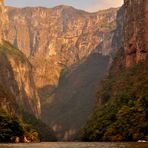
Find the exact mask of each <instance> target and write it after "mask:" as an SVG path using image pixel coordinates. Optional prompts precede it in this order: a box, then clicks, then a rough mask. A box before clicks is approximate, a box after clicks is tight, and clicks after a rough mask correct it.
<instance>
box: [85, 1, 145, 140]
mask: <svg viewBox="0 0 148 148" xmlns="http://www.w3.org/2000/svg"><path fill="white" fill-rule="evenodd" d="M147 5H148V1H147V0H141V1H138V0H124V16H123V18H124V19H123V20H124V27H123V44H122V46H121V47H120V48H119V50H118V51H117V54H116V56H115V58H114V60H113V63H112V65H111V68H110V70H109V75H108V76H107V77H106V78H105V79H104V80H103V82H102V84H101V87H100V88H99V89H98V92H97V97H96V99H97V105H96V107H95V109H94V111H93V114H92V116H91V118H90V119H89V120H88V122H87V123H86V125H85V126H84V127H83V130H82V139H83V140H84V141H114V142H116V141H137V140H138V139H140V138H142V139H145V140H148V138H147V135H148V130H147V125H148V118H147V117H148V116H147V115H148V111H147V108H148V104H147V103H148V91H147V90H148V85H147V84H148V77H147V76H148V49H147ZM137 10H138V11H137ZM100 106H101V107H100Z"/></svg>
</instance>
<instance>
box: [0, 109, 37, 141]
mask: <svg viewBox="0 0 148 148" xmlns="http://www.w3.org/2000/svg"><path fill="white" fill-rule="evenodd" d="M23 136H25V137H26V138H27V139H28V140H29V141H37V140H38V133H37V132H36V131H35V130H34V129H32V128H31V126H29V125H28V124H24V123H23V122H22V121H21V120H19V119H18V118H17V117H15V116H12V115H9V114H8V113H6V112H5V111H4V110H3V109H2V108H0V142H12V141H11V140H12V138H13V137H23ZM22 142H23V141H22Z"/></svg>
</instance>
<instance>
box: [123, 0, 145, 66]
mask: <svg viewBox="0 0 148 148" xmlns="http://www.w3.org/2000/svg"><path fill="white" fill-rule="evenodd" d="M124 2H125V16H124V50H125V58H126V67H130V66H132V65H134V64H136V63H139V62H140V61H143V60H145V59H146V57H147V54H148V48H147V47H148V42H147V41H148V31H147V30H148V14H147V11H148V10H147V9H148V1H147V0H140V1H139V0H125V1H124Z"/></svg>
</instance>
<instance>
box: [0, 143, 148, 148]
mask: <svg viewBox="0 0 148 148" xmlns="http://www.w3.org/2000/svg"><path fill="white" fill-rule="evenodd" d="M0 148H148V143H103V142H102V143H86V142H84V143H77V142H72V143H34V144H33V143H31V144H0Z"/></svg>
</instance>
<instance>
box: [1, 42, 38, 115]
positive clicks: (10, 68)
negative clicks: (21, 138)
mask: <svg viewBox="0 0 148 148" xmlns="http://www.w3.org/2000/svg"><path fill="white" fill-rule="evenodd" d="M0 84H1V86H2V87H3V88H4V90H5V91H6V92H7V91H8V92H9V94H10V95H9V97H4V96H3V97H2V98H1V103H2V104H3V105H4V104H5V105H6V107H5V108H11V107H9V104H10V103H12V102H13V104H15V106H18V107H19V109H20V111H21V110H25V111H27V112H29V113H31V114H34V115H35V116H36V117H38V118H39V117H40V115H41V108H40V98H39V96H38V93H37V89H36V87H35V84H34V80H33V75H32V66H31V64H30V63H29V61H28V59H27V58H26V57H25V56H24V55H23V53H21V52H20V51H19V50H18V49H15V48H13V47H12V46H11V45H9V44H8V43H6V42H3V43H2V44H1V45H0ZM6 96H7V94H6ZM5 100H7V101H6V102H5ZM7 102H9V103H7ZM7 104H8V105H7ZM2 107H3V106H2ZM19 109H18V110H19ZM16 113H17V111H16Z"/></svg>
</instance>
